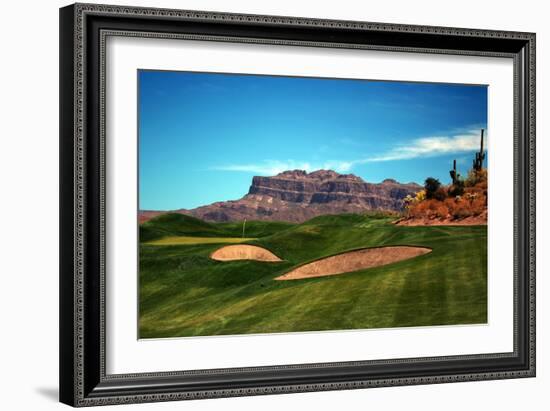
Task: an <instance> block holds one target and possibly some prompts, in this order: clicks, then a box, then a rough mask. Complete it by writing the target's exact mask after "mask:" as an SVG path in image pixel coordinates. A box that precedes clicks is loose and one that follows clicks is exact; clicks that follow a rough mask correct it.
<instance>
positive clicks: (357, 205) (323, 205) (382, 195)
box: [140, 170, 422, 222]
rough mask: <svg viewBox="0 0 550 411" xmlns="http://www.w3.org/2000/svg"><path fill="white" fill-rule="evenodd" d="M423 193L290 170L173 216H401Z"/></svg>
mask: <svg viewBox="0 0 550 411" xmlns="http://www.w3.org/2000/svg"><path fill="white" fill-rule="evenodd" d="M421 188H422V187H421V186H419V185H418V184H415V183H409V184H400V183H398V182H397V181H395V180H390V179H388V180H384V181H383V182H382V183H379V184H372V183H367V182H365V181H364V180H363V179H361V178H360V177H357V176H355V175H353V174H339V173H337V172H335V171H332V170H318V171H314V172H311V173H307V172H305V171H302V170H292V171H285V172H282V173H280V174H277V175H276V176H273V177H259V176H256V177H253V179H252V185H251V186H250V189H249V191H248V194H246V195H245V196H244V197H243V198H241V199H240V200H235V201H223V202H217V203H213V204H210V205H207V206H202V207H198V208H195V209H192V210H177V211H176V212H179V213H182V214H188V215H192V216H194V217H198V218H200V219H202V220H205V221H218V222H220V221H241V220H244V219H245V218H246V219H247V220H270V221H290V222H303V221H306V220H308V219H310V218H313V217H316V216H318V215H322V214H340V213H361V212H364V211H369V210H390V211H399V210H401V209H402V207H403V198H405V197H406V196H407V195H408V194H411V195H414V194H415V193H416V192H417V191H419V190H420V189H421ZM144 213H148V214H147V215H146V214H144ZM155 213H156V212H151V211H148V212H140V221H146V220H147V219H148V216H149V215H151V216H153V215H154V214H155ZM149 218H150V217H149Z"/></svg>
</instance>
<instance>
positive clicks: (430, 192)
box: [424, 177, 441, 199]
mask: <svg viewBox="0 0 550 411" xmlns="http://www.w3.org/2000/svg"><path fill="white" fill-rule="evenodd" d="M440 187H441V182H440V181H439V180H438V179H437V178H433V177H428V178H427V179H426V181H424V190H426V198H427V199H432V198H436V193H437V191H438V190H439V188H440Z"/></svg>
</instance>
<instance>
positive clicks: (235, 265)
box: [139, 214, 487, 338]
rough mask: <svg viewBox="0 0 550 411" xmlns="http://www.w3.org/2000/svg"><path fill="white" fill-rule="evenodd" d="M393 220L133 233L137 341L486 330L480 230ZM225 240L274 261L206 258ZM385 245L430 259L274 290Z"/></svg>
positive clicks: (325, 219) (183, 223)
mask: <svg viewBox="0 0 550 411" xmlns="http://www.w3.org/2000/svg"><path fill="white" fill-rule="evenodd" d="M392 220H393V218H391V217H386V216H384V215H370V216H369V215H357V214H347V215H346V214H344V215H337V216H321V217H317V218H314V219H312V220H309V221H307V222H305V223H302V224H290V223H280V222H256V221H250V222H246V227H245V237H247V238H244V239H243V238H239V237H241V236H242V229H243V224H242V223H216V224H212V223H206V222H203V221H200V220H197V219H194V218H192V217H188V216H184V215H181V214H166V215H163V216H159V217H157V218H154V219H152V220H150V221H148V222H147V223H144V224H142V225H141V227H140V241H141V244H140V274H139V275H140V278H139V281H140V288H139V297H140V301H139V312H140V320H139V333H140V338H159V337H177V336H195V335H224V334H247V333H274V332H292V331H319V330H341V329H363V328H386V327H405V326H428V325H449V324H479V323H486V322H487V227H486V226H454V227H451V226H431V227H430V226H417V227H405V226H396V225H394V224H393V223H392ZM251 237H253V238H256V239H255V240H254V239H251ZM174 238H185V240H182V241H184V242H180V243H177V244H176V243H174V242H175V241H176V240H175V239H174ZM193 238H194V239H195V240H193ZM233 240H234V241H235V242H244V243H246V244H251V245H258V246H262V247H265V248H267V249H268V250H270V251H271V252H273V253H274V254H276V255H277V256H279V257H280V258H281V259H283V260H284V261H282V262H278V263H276V264H272V263H266V262H259V261H243V260H241V261H229V262H220V261H214V260H211V259H210V258H209V256H210V254H211V253H212V252H213V251H214V250H216V249H217V248H219V247H221V244H220V243H222V242H224V243H227V242H233ZM159 241H160V244H162V243H163V242H164V245H158V242H159ZM150 242H157V245H153V244H149V243H150ZM215 243H218V244H215ZM389 245H396V246H398V245H408V246H422V247H429V248H431V249H432V252H431V253H429V254H425V255H422V256H419V257H415V258H412V259H409V260H404V261H400V262H397V263H393V264H389V265H385V266H380V267H375V268H370V269H367V270H362V271H356V272H353V273H347V274H342V275H336V276H327V277H319V278H310V279H302V280H292V281H274V280H273V279H274V278H275V277H277V276H280V275H282V274H285V273H287V272H288V271H290V270H292V269H293V268H295V267H297V266H299V265H301V264H304V263H307V262H310V261H313V260H317V259H319V258H323V257H327V256H330V255H334V254H337V253H342V252H345V251H349V250H355V249H358V248H364V247H380V246H389Z"/></svg>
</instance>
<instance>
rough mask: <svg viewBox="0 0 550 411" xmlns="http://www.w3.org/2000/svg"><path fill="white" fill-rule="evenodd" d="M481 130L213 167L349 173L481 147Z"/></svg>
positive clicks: (267, 173)
mask: <svg viewBox="0 0 550 411" xmlns="http://www.w3.org/2000/svg"><path fill="white" fill-rule="evenodd" d="M479 138H480V137H479V130H478V129H475V130H471V131H468V132H466V133H461V134H457V135H452V136H434V137H422V138H418V139H415V140H412V141H409V142H407V143H406V144H400V145H397V146H395V147H393V148H391V149H390V150H388V151H386V152H383V153H379V154H377V155H374V156H371V157H366V158H359V159H355V160H349V161H343V160H327V161H325V162H317V163H312V162H309V161H297V160H285V161H279V160H264V161H261V162H259V163H249V164H228V165H221V166H216V167H212V168H211V169H212V170H222V171H241V172H248V173H255V174H258V175H265V176H272V175H275V174H279V173H281V172H283V171H286V170H304V171H307V172H308V173H309V172H312V171H315V170H320V169H325V170H334V171H337V172H339V173H349V172H350V171H351V169H352V168H353V167H354V166H356V165H360V164H367V163H376V162H383V161H397V160H410V159H414V158H425V157H436V156H440V155H445V154H460V153H466V152H471V151H475V150H479Z"/></svg>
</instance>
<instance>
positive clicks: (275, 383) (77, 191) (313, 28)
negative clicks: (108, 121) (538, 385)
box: [60, 4, 535, 406]
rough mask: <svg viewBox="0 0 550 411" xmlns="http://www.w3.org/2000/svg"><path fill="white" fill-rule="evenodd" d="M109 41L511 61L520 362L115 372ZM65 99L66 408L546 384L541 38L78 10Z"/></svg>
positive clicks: (509, 356) (70, 35)
mask: <svg viewBox="0 0 550 411" xmlns="http://www.w3.org/2000/svg"><path fill="white" fill-rule="evenodd" d="M108 36H137V37H153V38H172V39H178V38H181V39H196V40H205V41H208V40H215V41H223V42H236V43H243V42H244V43H260V44H278V45H290V46H292V45H299V46H311V47H330V48H341V49H367V50H383V51H400V52H411V53H415V52H422V53H433V54H448V55H455V54H456V55H459V54H460V55H471V56H485V57H507V58H511V59H513V62H514V63H513V64H514V179H515V181H514V350H513V352H510V353H494V354H479V355H467V356H452V357H431V358H408V359H400V360H384V359H379V360H369V361H363V360H362V359H361V358H357V360H356V361H353V362H345V363H320V364H302V365H300V364H294V365H284V364H281V365H277V366H267V367H247V368H231V369H215V370H199V371H194V370H173V371H171V372H159V373H140V374H131V375H130V374H121V375H109V374H107V373H106V371H105V350H106V347H105V332H106V327H105V318H106V314H105V310H106V307H105V275H106V273H105V230H106V223H105V222H106V219H105V195H106V193H105V156H106V153H105V101H104V98H105V97H104V92H105V75H106V73H105V39H106V38H107V37H108ZM60 100H61V103H60V169H61V171H60V208H61V210H60V212H61V223H60V235H61V244H60V265H61V267H60V400H61V402H63V403H66V404H70V405H73V406H91V405H104V404H122V403H137V402H150V401H170V400H182V399H197V398H215V397H229V396H244V395H259V394H276V393H290V392H302V391H322V390H336V389H355V388H368V387H381V386H394V385H411V384H432V383H447V382H457V381H475V380H488V379H504V378H520V377H534V376H535V34H533V33H522V32H506V31H489V30H476V29H461V28H447V27H426V26H411V25H398V24H383V23H366V22H355V21H333V20H315V19H305V18H293V17H278V16H258V15H240V14H226V13H213V12H199V11H183V10H166V9H149V8H135V7H123V6H106V5H92V4H75V5H71V6H67V7H64V8H62V9H61V10H60ZM107 154H108V153H107Z"/></svg>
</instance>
